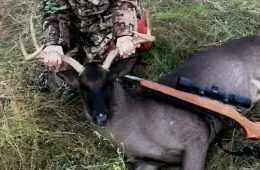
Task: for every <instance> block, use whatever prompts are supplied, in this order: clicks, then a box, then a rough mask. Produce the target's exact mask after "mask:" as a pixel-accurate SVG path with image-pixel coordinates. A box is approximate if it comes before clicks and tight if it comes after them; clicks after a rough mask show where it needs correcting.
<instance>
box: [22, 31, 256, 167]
mask: <svg viewBox="0 0 260 170" xmlns="http://www.w3.org/2000/svg"><path fill="white" fill-rule="evenodd" d="M150 38H151V37H150ZM151 40H152V39H151ZM35 43H36V41H35ZM36 47H37V46H36ZM259 47H260V37H258V36H251V37H245V38H242V39H238V40H233V41H230V42H228V43H226V44H224V45H223V46H222V47H216V48H211V49H209V50H207V51H205V52H202V53H200V54H198V55H195V56H193V57H192V58H191V59H190V60H188V61H187V62H185V63H184V64H183V65H181V66H180V67H179V68H177V69H176V70H175V71H174V72H172V73H170V74H168V75H166V76H164V77H163V78H162V79H160V81H159V82H160V83H162V84H166V85H168V86H172V87H174V86H175V84H176V80H177V77H178V76H185V77H187V78H189V79H191V80H193V81H194V82H195V83H196V84H198V85H200V86H210V85H216V86H217V87H219V89H220V90H221V91H225V92H232V93H235V94H238V95H241V96H247V97H249V98H250V99H251V100H252V101H253V103H254V104H255V103H256V102H257V101H258V100H259V98H260V95H259V89H260V81H259V80H260V69H259V65H260V48H259ZM37 49H39V50H37V52H36V53H34V54H33V55H31V56H30V57H27V59H28V58H31V57H36V56H37V55H38V54H39V53H40V52H41V50H42V48H40V47H39V48H37ZM114 52H115V53H116V51H114ZM64 62H67V63H69V64H70V65H72V67H73V68H74V69H75V70H76V71H77V72H78V73H75V72H73V73H67V75H63V77H64V79H65V80H67V82H68V83H70V84H71V85H72V86H74V87H78V88H80V89H81V93H85V92H86V90H88V91H90V92H91V91H92V92H93V91H97V90H98V91H102V92H104V93H105V94H109V95H108V98H107V99H106V101H109V103H108V106H109V110H110V118H109V120H108V122H107V123H106V125H105V128H104V132H103V134H104V135H105V136H106V137H107V138H110V139H111V140H112V141H113V142H115V143H116V144H118V145H121V146H122V147H123V148H124V150H125V152H126V154H127V156H128V157H131V158H133V159H132V160H134V163H135V169H137V170H155V169H158V168H160V166H162V165H164V164H169V165H172V164H179V163H181V162H182V163H183V169H184V170H203V169H204V166H205V160H206V156H207V150H208V147H209V144H210V143H211V142H212V141H213V139H214V138H215V136H216V133H218V132H219V131H220V130H221V129H222V128H223V124H222V122H221V120H220V119H218V118H216V117H212V118H210V119H211V121H208V119H206V118H205V117H204V116H203V115H201V114H197V112H195V111H192V110H190V109H189V110H187V109H184V108H182V107H179V105H173V103H170V102H163V101H160V100H154V99H153V98H151V97H147V96H143V95H141V94H140V95H135V96H132V95H131V94H129V93H128V91H127V90H126V89H124V88H123V86H122V83H121V81H120V77H118V76H117V74H112V76H111V75H110V76H109V73H108V72H107V71H106V70H105V69H104V68H102V67H100V66H98V65H97V64H90V65H89V66H87V67H84V66H82V65H81V64H80V63H78V62H77V61H76V60H74V59H72V58H70V57H64ZM108 63H109V64H108V65H110V63H111V62H110V61H109V62H108ZM107 68H108V67H106V69H107ZM93 74H94V75H96V76H93ZM108 77H110V78H108ZM88 94H90V93H87V96H88ZM89 99H90V100H92V101H93V96H90V97H89ZM85 102H87V101H85ZM103 103H105V102H103ZM104 108H105V106H104ZM247 111H248V110H242V112H244V113H245V112H247ZM204 113H206V111H204Z"/></svg>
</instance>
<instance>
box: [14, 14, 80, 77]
mask: <svg viewBox="0 0 260 170" xmlns="http://www.w3.org/2000/svg"><path fill="white" fill-rule="evenodd" d="M30 32H31V38H32V40H33V45H34V48H35V49H36V51H35V52H33V53H32V54H28V53H27V52H26V50H25V47H24V44H23V42H22V40H21V38H20V40H19V42H20V46H21V51H22V53H23V55H24V57H25V60H32V59H40V58H43V56H44V55H45V54H44V52H43V48H44V45H41V46H39V45H38V43H37V40H36V33H35V29H34V25H33V17H31V18H30ZM62 60H63V61H64V62H65V63H68V64H69V65H71V66H72V67H73V68H74V69H75V70H76V71H77V72H78V73H82V72H83V70H84V66H83V65H81V64H80V63H79V62H78V61H77V60H75V59H73V58H72V57H69V56H66V55H64V56H63V57H62Z"/></svg>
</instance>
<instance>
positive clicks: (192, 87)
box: [176, 77, 252, 108]
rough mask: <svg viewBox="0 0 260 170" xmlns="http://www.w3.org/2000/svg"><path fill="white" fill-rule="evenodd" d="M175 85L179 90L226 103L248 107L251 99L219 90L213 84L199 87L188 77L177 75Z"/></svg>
mask: <svg viewBox="0 0 260 170" xmlns="http://www.w3.org/2000/svg"><path fill="white" fill-rule="evenodd" d="M176 85H177V88H179V89H180V90H183V91H187V92H191V93H194V94H198V95H200V96H206V97H209V98H213V99H216V100H219V101H222V102H224V103H226V104H231V105H235V106H241V107H245V108H250V106H251V103H252V102H251V100H250V99H249V98H247V97H244V96H240V95H237V94H229V93H225V92H222V91H219V88H218V87H217V86H214V85H213V86H211V87H210V88H208V87H206V88H202V87H199V86H198V85H196V84H194V83H193V82H192V81H191V80H190V79H188V78H186V77H178V80H177V84H176Z"/></svg>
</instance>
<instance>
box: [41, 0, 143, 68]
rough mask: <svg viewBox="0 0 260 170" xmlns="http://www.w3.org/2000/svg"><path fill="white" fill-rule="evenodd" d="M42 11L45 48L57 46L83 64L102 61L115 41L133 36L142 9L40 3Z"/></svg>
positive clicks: (113, 1) (135, 1)
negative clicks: (77, 58)
mask: <svg viewBox="0 0 260 170" xmlns="http://www.w3.org/2000/svg"><path fill="white" fill-rule="evenodd" d="M42 11H43V31H44V44H45V46H46V47H48V46H51V45H58V46H61V47H62V50H63V51H64V52H65V53H67V52H69V54H70V55H71V56H73V57H76V56H77V57H79V60H81V62H82V63H83V64H84V63H86V62H94V61H96V62H99V61H102V60H104V57H105V56H106V54H107V52H108V50H109V47H110V46H111V45H112V44H116V43H117V40H118V39H120V38H121V37H130V38H131V37H132V36H133V31H137V20H138V18H140V16H141V13H142V12H141V11H142V5H141V2H140V1H139V0H43V1H42ZM121 39H126V40H127V39H129V38H121ZM46 51H48V50H46ZM79 54H80V55H81V56H78V55H79ZM82 55H84V56H82ZM131 55H133V53H131ZM82 58H83V59H82ZM82 60H83V61H82Z"/></svg>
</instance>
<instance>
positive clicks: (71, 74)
mask: <svg viewBox="0 0 260 170" xmlns="http://www.w3.org/2000/svg"><path fill="white" fill-rule="evenodd" d="M56 74H57V76H58V77H60V78H61V79H62V80H63V81H65V83H67V84H68V85H70V86H71V87H72V88H78V87H79V86H80V83H79V74H78V73H77V72H76V71H75V70H66V71H60V72H57V73H56Z"/></svg>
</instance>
